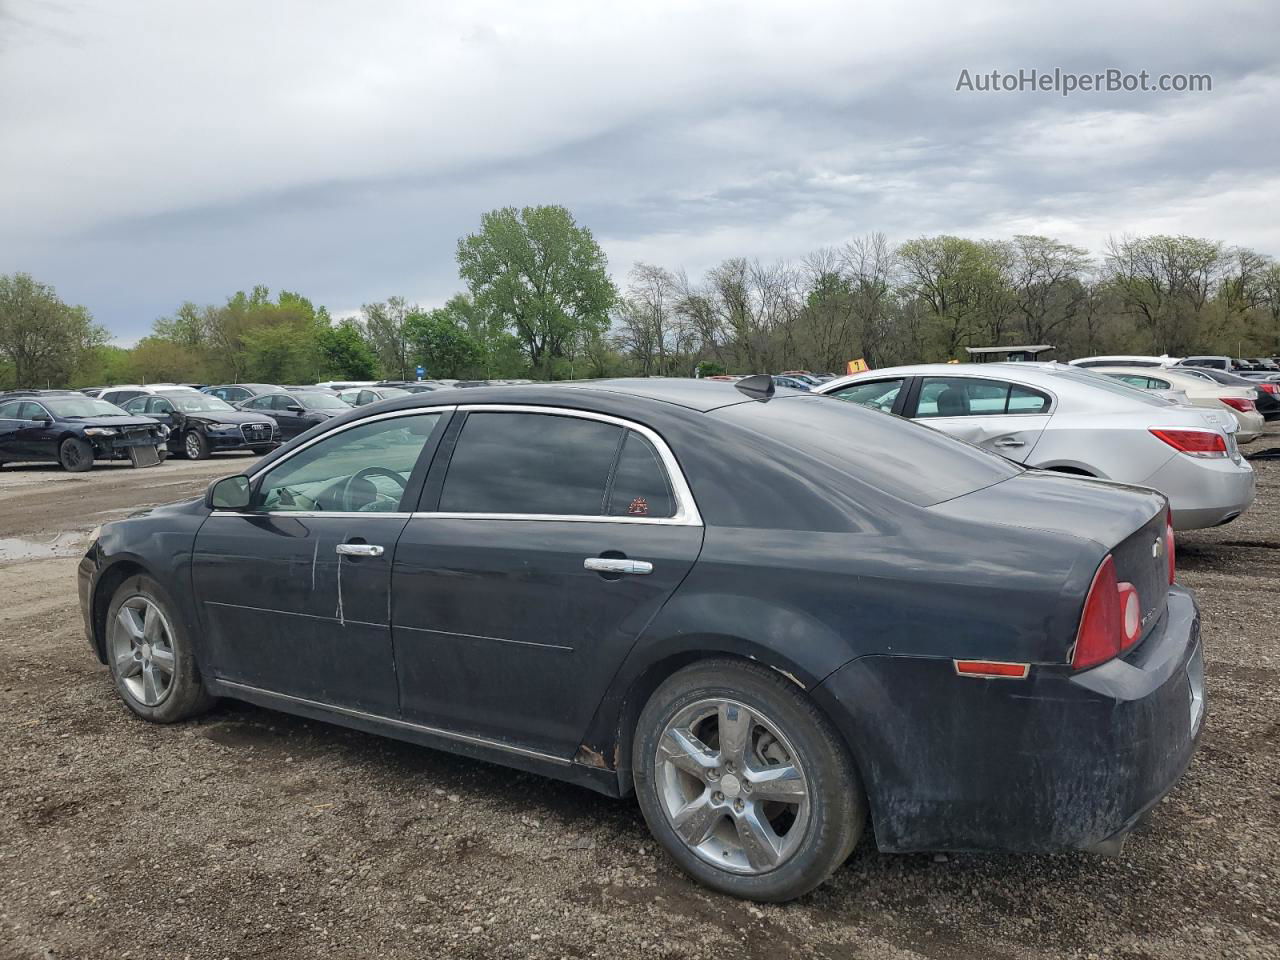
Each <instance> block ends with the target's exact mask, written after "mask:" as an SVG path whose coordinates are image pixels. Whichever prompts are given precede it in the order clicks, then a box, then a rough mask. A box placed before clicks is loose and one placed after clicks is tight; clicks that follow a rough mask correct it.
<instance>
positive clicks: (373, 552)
mask: <svg viewBox="0 0 1280 960" xmlns="http://www.w3.org/2000/svg"><path fill="white" fill-rule="evenodd" d="M334 551H335V552H336V553H338V554H339V555H341V556H344V557H380V556H382V554H383V553H384V552H385V551H384V550H383V549H382V547H380V546H378V545H377V544H376V543H340V544H338V545H337V546H336V547H334Z"/></svg>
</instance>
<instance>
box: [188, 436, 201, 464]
mask: <svg viewBox="0 0 1280 960" xmlns="http://www.w3.org/2000/svg"><path fill="white" fill-rule="evenodd" d="M184 445H185V446H186V448H187V457H188V458H190V459H192V460H199V459H200V438H199V437H198V436H196V434H195V433H194V431H193V432H190V433H188V434H187V437H186V440H185V441H184Z"/></svg>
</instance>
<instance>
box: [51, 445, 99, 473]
mask: <svg viewBox="0 0 1280 960" xmlns="http://www.w3.org/2000/svg"><path fill="white" fill-rule="evenodd" d="M58 462H59V463H61V464H62V469H63V470H66V471H67V472H68V473H84V472H85V471H86V470H92V469H93V446H92V444H90V443H89V441H87V440H81V439H79V438H78V437H67V439H65V440H63V441H62V445H61V446H60V447H58Z"/></svg>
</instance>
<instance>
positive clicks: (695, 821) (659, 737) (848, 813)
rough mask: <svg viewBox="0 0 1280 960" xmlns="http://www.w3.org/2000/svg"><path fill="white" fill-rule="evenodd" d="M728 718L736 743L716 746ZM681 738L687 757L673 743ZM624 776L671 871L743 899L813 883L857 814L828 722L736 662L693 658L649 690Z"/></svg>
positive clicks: (790, 893)
mask: <svg viewBox="0 0 1280 960" xmlns="http://www.w3.org/2000/svg"><path fill="white" fill-rule="evenodd" d="M708 711H710V712H708ZM703 714H706V716H705V717H704V718H703V719H701V720H698V719H697V718H698V717H702V716H703ZM744 717H745V719H744ZM730 723H734V724H737V725H738V728H739V729H741V730H745V742H746V744H747V746H746V748H745V750H734V748H733V744H732V743H730V744H729V745H728V746H727V747H722V745H721V744H720V741H719V735H720V730H721V728H722V727H725V728H728V726H729V724H730ZM681 731H684V733H683V734H682V733H681ZM685 734H693V737H692V738H688V737H685ZM704 737H705V738H706V739H702V738H704ZM682 738H683V742H684V743H689V742H690V739H692V752H689V751H687V750H684V749H681V748H680V747H678V746H676V744H679V743H681V742H682ZM742 739H743V738H742V737H741V736H740V737H737V738H735V742H741V741H742ZM660 749H661V750H662V751H663V758H664V759H660V758H659V750H660ZM734 756H737V757H738V758H739V759H738V761H737V762H736V763H735V762H734V761H733V760H732V759H731V758H732V757H734ZM708 764H713V765H711V766H708ZM744 768H745V769H744ZM691 770H694V771H697V773H696V774H695V773H693V772H690V771H691ZM782 774H786V776H779V778H778V779H772V778H773V777H774V776H775V775H782ZM632 775H633V779H634V782H635V788H636V796H637V798H638V800H639V803H640V809H641V811H642V812H643V814H644V818H645V821H646V822H647V823H648V825H649V830H650V831H651V832H652V833H653V835H654V837H655V838H656V839H657V840H658V842H659V843H661V844H662V846H663V847H664V848H666V850H667V852H668V853H669V854H670V855H671V856H672V858H673V859H674V860H675V861H676V863H677V864H678V865H679V866H680V867H681V869H683V870H684V871H685V872H686V873H688V874H689V875H690V876H692V877H693V878H694V879H695V880H697V881H699V882H700V883H703V884H705V885H706V886H708V887H711V888H713V889H715V890H719V891H720V892H722V893H727V894H730V895H731V896H736V897H742V898H744V899H748V900H759V901H766V902H774V903H777V902H782V901H786V900H792V899H794V898H796V897H799V896H802V895H803V894H806V893H808V892H809V891H810V890H813V889H814V888H815V887H817V886H818V885H819V884H821V883H822V882H823V881H824V880H826V879H827V877H829V876H830V875H831V873H832V872H833V871H834V870H835V869H836V868H837V867H839V866H840V865H841V864H842V863H843V862H844V861H845V860H846V859H847V858H848V856H849V854H850V853H851V852H852V851H853V848H854V846H856V844H857V842H858V839H859V838H860V837H861V835H862V831H863V828H864V826H865V824H866V819H867V805H866V797H865V793H864V791H863V788H862V783H861V780H860V779H859V777H858V773H857V770H856V769H855V767H854V764H853V760H852V758H851V757H850V755H849V752H848V750H847V749H846V747H845V745H844V743H843V741H842V740H841V739H840V737H839V735H838V734H837V732H836V731H835V729H834V728H833V727H832V726H831V724H830V722H828V720H827V719H826V717H824V716H823V715H822V713H821V712H820V711H819V710H818V708H817V706H816V705H815V704H814V703H813V701H811V700H810V699H809V698H808V697H807V696H806V695H805V694H804V692H803V691H802V690H801V689H799V688H798V687H797V685H796V684H795V683H793V682H792V681H790V680H787V679H785V678H784V677H783V676H781V675H780V674H778V673H777V672H775V671H773V670H769V669H767V668H764V667H760V666H756V665H754V664H748V663H744V662H742V661H736V660H722V659H717V660H708V661H701V662H699V663H696V664H693V665H691V666H689V667H685V668H684V669H682V670H680V671H678V672H677V673H675V674H673V675H672V676H671V677H669V678H668V679H667V680H666V681H665V682H663V684H662V685H661V686H659V687H658V689H657V690H656V691H654V693H653V695H652V696H651V697H650V698H649V701H648V702H647V703H646V704H645V707H644V709H643V711H641V714H640V719H639V722H638V724H637V726H636V732H635V737H634V740H633V744H632ZM766 791H767V794H766ZM766 796H768V799H765V797H766ZM779 797H784V798H785V799H778V798H779ZM677 819H680V822H681V827H680V830H678V829H677V827H676V825H675V824H676V821H677ZM681 830H683V831H684V833H685V835H683V836H682V833H681V832H680V831H681ZM686 837H688V838H687V839H686ZM699 838H702V839H701V840H699Z"/></svg>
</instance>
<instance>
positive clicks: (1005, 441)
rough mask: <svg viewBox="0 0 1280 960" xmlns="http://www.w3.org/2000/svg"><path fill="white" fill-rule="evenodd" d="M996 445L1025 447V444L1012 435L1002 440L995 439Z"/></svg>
mask: <svg viewBox="0 0 1280 960" xmlns="http://www.w3.org/2000/svg"><path fill="white" fill-rule="evenodd" d="M996 446H997V447H1025V446H1026V444H1025V443H1023V442H1022V441H1021V440H1017V439H1015V438H1013V437H1005V438H1004V439H1003V440H997V441H996Z"/></svg>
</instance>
